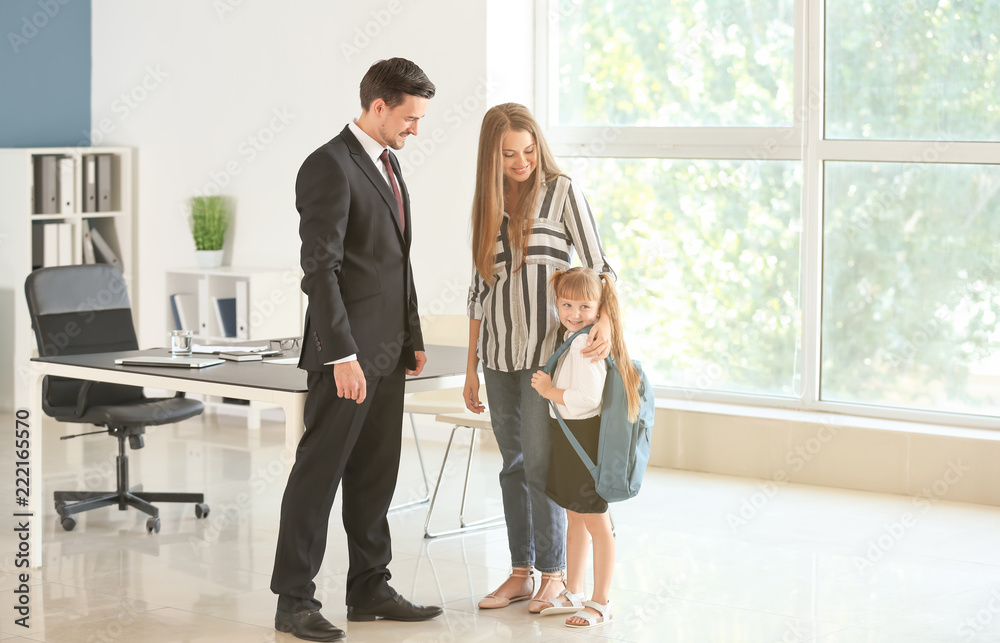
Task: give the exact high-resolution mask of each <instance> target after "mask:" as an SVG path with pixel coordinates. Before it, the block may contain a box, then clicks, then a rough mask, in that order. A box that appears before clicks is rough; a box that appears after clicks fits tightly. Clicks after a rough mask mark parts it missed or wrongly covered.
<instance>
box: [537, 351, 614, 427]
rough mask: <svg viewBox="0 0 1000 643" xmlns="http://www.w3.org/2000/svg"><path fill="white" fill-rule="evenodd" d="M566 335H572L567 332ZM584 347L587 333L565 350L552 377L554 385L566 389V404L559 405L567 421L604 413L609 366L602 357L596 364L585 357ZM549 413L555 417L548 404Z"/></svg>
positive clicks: (561, 413) (564, 400)
mask: <svg viewBox="0 0 1000 643" xmlns="http://www.w3.org/2000/svg"><path fill="white" fill-rule="evenodd" d="M566 337H569V333H568V332H567V334H566ZM564 339H565V338H564ZM585 348H587V334H586V333H584V334H582V335H580V336H579V337H577V338H576V339H574V340H573V343H572V344H571V345H570V347H569V350H567V351H566V352H565V353H563V356H562V358H561V359H560V360H559V364H558V365H556V372H555V374H554V376H553V378H552V385H553V386H555V387H556V388H561V389H563V391H565V392H564V393H563V403H562V404H556V409H557V410H558V411H559V415H561V416H562V418H563V419H564V420H583V419H585V418H589V417H594V416H595V415H600V414H601V400H602V399H603V397H604V380H605V379H606V378H607V376H608V366H607V363H606V362H605V361H604V360H603V359H602V360H599V361H598V362H596V363H595V362H592V361H591V360H590V359H589V358H586V357H584V356H583V354H582V353H581V351H583V349H585ZM549 415H550V416H551V417H555V416H556V415H555V413H553V412H552V407H549Z"/></svg>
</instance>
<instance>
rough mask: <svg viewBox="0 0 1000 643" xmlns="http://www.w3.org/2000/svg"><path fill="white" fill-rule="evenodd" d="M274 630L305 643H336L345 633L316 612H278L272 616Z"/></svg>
mask: <svg viewBox="0 0 1000 643" xmlns="http://www.w3.org/2000/svg"><path fill="white" fill-rule="evenodd" d="M274 629H276V630H278V631H279V632H285V633H287V634H291V635H292V636H294V637H296V638H300V639H303V640H306V641H338V640H340V639H342V638H344V637H345V636H347V633H346V632H344V630H341V629H339V628H337V627H335V626H334V625H333V623H331V622H330V621H328V620H326V619H325V618H324V617H323V615H322V614H320V613H319V612H317V611H316V610H308V609H307V610H300V611H298V612H286V611H284V610H278V611H277V613H276V614H275V615H274Z"/></svg>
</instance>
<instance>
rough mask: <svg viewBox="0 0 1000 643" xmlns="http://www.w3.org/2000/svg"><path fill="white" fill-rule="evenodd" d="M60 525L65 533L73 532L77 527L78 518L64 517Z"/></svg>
mask: <svg viewBox="0 0 1000 643" xmlns="http://www.w3.org/2000/svg"><path fill="white" fill-rule="evenodd" d="M59 524H60V525H62V528H63V529H64V530H65V531H73V527H76V518H74V517H73V516H63V517H62V518H61V519H60V520H59Z"/></svg>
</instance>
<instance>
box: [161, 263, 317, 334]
mask: <svg viewBox="0 0 1000 643" xmlns="http://www.w3.org/2000/svg"><path fill="white" fill-rule="evenodd" d="M300 278H301V272H300V271H299V269H298V268H288V269H284V270H283V269H281V268H241V267H223V268H174V269H171V270H168V271H167V274H166V279H167V283H166V287H167V297H168V298H170V297H171V296H173V295H182V296H184V299H183V301H184V302H186V303H187V304H189V305H187V306H183V317H184V322H185V326H187V328H186V330H193V331H194V335H195V341H197V342H198V343H216V342H223V341H258V340H268V339H274V338H277V337H297V336H299V335H300V334H301V333H302V303H301V302H302V298H301V295H300V292H301V291H300V290H299V280H300ZM217 298H218V299H230V298H231V299H235V300H236V335H228V336H227V335H226V334H225V333H224V332H223V329H222V328H221V327H220V325H219V316H218V314H217V313H216V305H215V299H217ZM190 304H193V310H188V308H191V307H192V306H191V305H190ZM167 328H177V324H176V322H175V319H174V312H173V305H172V304H171V302H170V301H168V302H167Z"/></svg>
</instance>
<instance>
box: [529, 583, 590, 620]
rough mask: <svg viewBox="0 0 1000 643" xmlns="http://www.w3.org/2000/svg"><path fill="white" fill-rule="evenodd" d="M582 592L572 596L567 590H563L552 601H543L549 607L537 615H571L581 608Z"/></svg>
mask: <svg viewBox="0 0 1000 643" xmlns="http://www.w3.org/2000/svg"><path fill="white" fill-rule="evenodd" d="M583 596H584V594H583V592H580V593H579V594H574V593H573V592H571V591H569V590H568V589H564V590H563V591H562V592H560V593H559V596H556V597H555V598H553V599H552V600H549V601H545V603H546V604H547V605H550V607H546V608H545V609H543V610H542V611H541V612H539V614H541V615H542V616H554V615H556V614H572V613H573V612H576V611H578V610H580V609H582V608H583Z"/></svg>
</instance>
